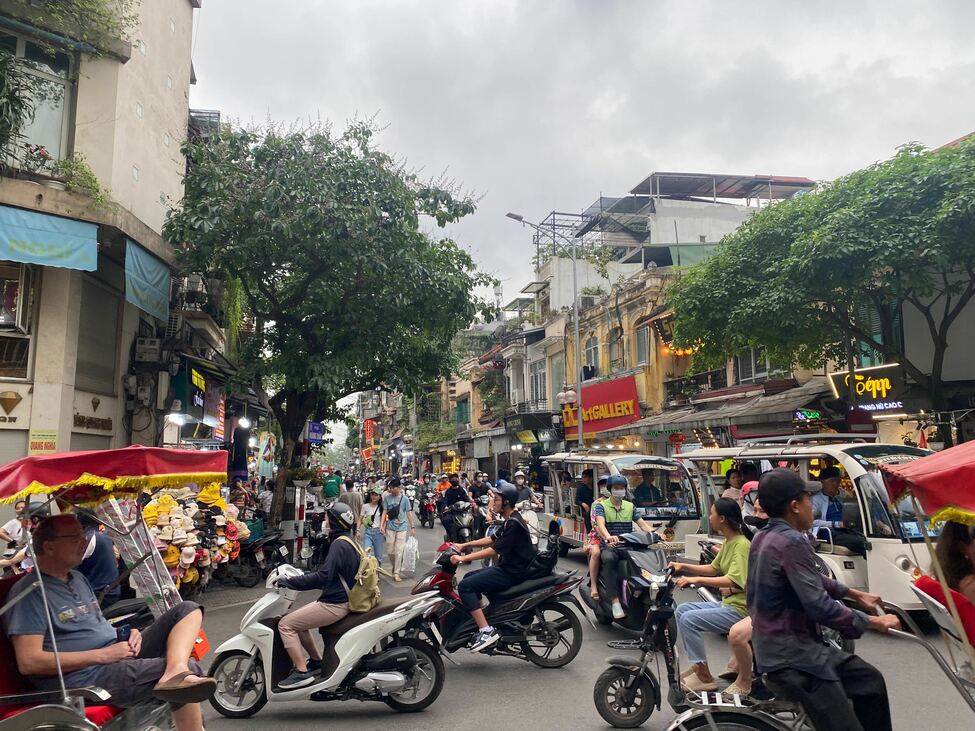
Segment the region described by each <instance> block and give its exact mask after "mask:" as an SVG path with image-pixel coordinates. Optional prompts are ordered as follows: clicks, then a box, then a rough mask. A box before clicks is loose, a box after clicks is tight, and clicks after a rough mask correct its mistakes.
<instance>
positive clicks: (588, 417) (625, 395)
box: [562, 376, 640, 438]
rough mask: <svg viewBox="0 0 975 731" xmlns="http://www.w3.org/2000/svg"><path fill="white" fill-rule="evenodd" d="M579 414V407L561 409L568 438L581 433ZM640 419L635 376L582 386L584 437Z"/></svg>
mask: <svg viewBox="0 0 975 731" xmlns="http://www.w3.org/2000/svg"><path fill="white" fill-rule="evenodd" d="M578 413H579V412H578V408H577V407H576V406H573V405H566V406H564V407H563V409H562V423H563V424H564V425H565V436H566V438H570V437H572V436H575V435H576V434H577V433H578V430H579V419H578ZM639 418H640V402H639V397H638V396H637V391H636V378H635V377H634V376H628V377H626V378H617V379H615V380H612V381H605V382H603V383H596V384H593V385H591V386H583V387H582V419H583V434H597V433H599V432H601V431H605V430H607V429H614V428H616V427H618V426H623V425H625V424H630V423H632V422H634V421H636V420H637V419H639Z"/></svg>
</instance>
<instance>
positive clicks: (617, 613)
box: [613, 599, 626, 619]
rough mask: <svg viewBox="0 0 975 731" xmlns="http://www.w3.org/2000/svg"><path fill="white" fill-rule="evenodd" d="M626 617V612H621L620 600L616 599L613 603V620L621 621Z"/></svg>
mask: <svg viewBox="0 0 975 731" xmlns="http://www.w3.org/2000/svg"><path fill="white" fill-rule="evenodd" d="M625 616H626V612H625V611H623V605H622V604H620V600H619V599H617V600H616V601H614V602H613V619H623V618H624V617H625Z"/></svg>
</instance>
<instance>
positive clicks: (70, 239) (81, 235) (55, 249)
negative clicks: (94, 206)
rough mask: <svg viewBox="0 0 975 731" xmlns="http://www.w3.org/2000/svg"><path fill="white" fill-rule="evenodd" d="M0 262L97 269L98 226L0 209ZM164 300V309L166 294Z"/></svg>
mask: <svg viewBox="0 0 975 731" xmlns="http://www.w3.org/2000/svg"><path fill="white" fill-rule="evenodd" d="M0 259H2V260H5V261H18V262H21V263H23V264H40V265H41V266H48V267H61V268H63V269H79V270H81V271H83V272H93V271H95V270H96V269H98V226H96V225H95V224H93V223H88V222H87V221H76V220H74V219H72V218H61V217H60V216H49V215H47V214H46V213H37V212H35V211H26V210H24V209H22V208H11V207H9V206H0ZM167 290H168V287H167ZM166 300H167V307H168V302H169V293H168V291H167V295H166Z"/></svg>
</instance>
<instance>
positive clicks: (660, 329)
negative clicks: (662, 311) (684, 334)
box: [653, 315, 674, 345]
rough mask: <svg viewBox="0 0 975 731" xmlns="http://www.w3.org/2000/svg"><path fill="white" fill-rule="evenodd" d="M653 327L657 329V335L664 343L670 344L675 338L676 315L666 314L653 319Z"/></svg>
mask: <svg viewBox="0 0 975 731" xmlns="http://www.w3.org/2000/svg"><path fill="white" fill-rule="evenodd" d="M653 329H654V330H656V331H657V337H658V338H660V342H661V343H663V344H664V345H669V344H670V341H671V340H673V339H674V316H673V315H664V316H663V317H658V318H657V319H656V320H654V321H653Z"/></svg>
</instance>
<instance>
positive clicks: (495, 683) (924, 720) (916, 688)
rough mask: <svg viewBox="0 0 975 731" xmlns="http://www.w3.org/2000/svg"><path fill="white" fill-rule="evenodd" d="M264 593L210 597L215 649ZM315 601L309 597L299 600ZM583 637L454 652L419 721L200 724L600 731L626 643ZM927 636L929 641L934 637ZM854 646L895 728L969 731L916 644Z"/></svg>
mask: <svg viewBox="0 0 975 731" xmlns="http://www.w3.org/2000/svg"><path fill="white" fill-rule="evenodd" d="M438 536H439V537H441V538H442V533H441V531H440V525H439V523H438V524H437V527H436V529H434V530H427V529H421V530H420V531H419V533H418V538H419V541H420V549H421V555H422V560H421V562H418V564H417V565H418V571H419V570H421V567H423V566H430V565H432V563H433V559H434V556H435V555H436V549H437V547H438V546H439V545H440V538H438ZM558 570H564V571H579V572H582V571H585V564H584V562H583V560H582V555H581V554H580V553H578V552H573V553H571V554H570V555H569V556H567V557H566V558H563V559H560V560H559V565H558ZM412 583H413V582H411V581H409V580H404V582H403V583H402V584H394V583H393V582H391V581H387V580H384V581H383V585H382V589H383V596H384V597H390V598H392V597H403V598H405V597H406V596H407V595H408V593H409V591H410V589H411V588H412ZM264 592H265V590H264V589H260V588H254V589H239V588H227V589H217V590H214V591H212V592H211V593H209V594H207V595H206V598H205V600H204V605H205V606H206V607H207V614H206V617H207V620H206V626H207V632H208V636H209V638H210V642H211V644H212V645H213V646H214V647H215V646H216V645H217V643H219V642H221V641H223V640H224V639H226V638H228V637H230V636H231V635H233V634H234V633H236V632H237V631H238V625H239V623H240V619H241V617H243V615H244V612H246V611H247V609H248V608H249V607H250V606H251V604H252V603H253V602H254V601H256V600H257V598H258V597H260V596H261V595H262V594H264ZM312 598H313V596H312V595H311V594H310V593H307V594H305V595H303V597H302V600H303V601H307V600H309V599H312ZM681 599H682V600H690V601H693V600H694V599H695V597H694V596H693V592H690V591H688V592H684V595H683V596H682V597H681ZM590 619H591V615H590ZM583 632H584V638H583V643H582V651H581V652H580V653H579V656H578V657H577V658H576V659H575V660H573V661H572V662H571V663H570V664H569V665H567V666H566V667H564V668H561V669H556V670H544V669H542V668H537V667H534V666H531V665H529V664H527V663H526V662H524V661H522V660H516V659H513V658H505V657H485V656H482V655H475V654H469V653H465V652H461V653H457V654H456V655H454V656H452V659H453V660H454V661H455V662H456V663H457V665H454V664H452V663H451V662H449V661H448V662H447V663H446V666H447V682H446V685H445V686H444V691H443V695H442V696H441V698H440V699H439V700H438V701H437V703H435V704H434V705H433V706H431V707H430V708H428V709H427V710H426V711H424V712H423V713H421V714H418V715H416V716H411V715H398V714H395V713H393V711H391V710H390V709H388V708H386V707H385V706H382V705H377V704H373V703H349V704H342V705H328V706H325V705H322V704H318V703H312V702H302V703H297V704H293V703H282V704H273V703H272V704H269V705H267V706H265V707H264V709H263V710H261V711H260V713H259V714H258V715H256V716H254V717H253V718H251V719H247V720H239V721H238V720H231V719H227V718H223V717H222V716H220V715H218V714H217V713H216V712H214V711H213V709H211V708H205V709H204V718H205V719H206V726H207V728H208V729H247V728H254V729H266V728H275V729H280V730H281V731H292V730H294V731H298V730H299V729H317V728H321V726H322V724H329V725H335V724H340V725H341V727H342V728H349V729H363V730H365V729H375V728H383V727H386V726H394V727H395V728H397V729H402V730H403V731H427V730H429V731H441V730H442V731H452V730H453V729H458V728H473V727H475V726H477V725H479V724H484V723H492V724H496V725H499V726H500V727H503V728H545V729H554V728H573V729H586V731H589V730H590V729H592V730H595V729H600V730H602V729H606V728H608V726H607V724H606V723H605V722H603V720H602V719H601V718H599V715H598V714H597V713H596V709H595V707H594V706H593V700H592V688H593V683H594V682H595V680H596V677H597V676H598V675H599V674H600V673H601V672H602V671H603V670H604V669H605V667H606V665H605V661H606V658H607V657H609V656H611V655H618V654H621V653H620V652H619V651H617V650H611V649H609V648H608V647H606V642H607V641H610V640H617V639H624V638H625V637H626V636H627V635H624V634H623V633H622V631H620V630H617V629H612V628H605V627H601V626H599V625H597V626H596V628H593V626H592V625H591V624H590V623H589V622H583ZM932 638H935V636H934V635H933V634H932ZM935 639H936V638H935ZM708 644H709V650H710V651H711V652H712V653H714V656H715V657H716V658H718V660H719V661H720V662H723V660H722V659H721V658H723V657H724V655H722V653H723V652H724V653H726V643H724V641H722V640H718V639H714V640H710V641H709V643H708ZM723 645H724V647H722V646H723ZM857 647H858V652H861V653H862V654H863V656H864V657H865V658H867V659H868V660H869V661H870V662H872V663H875V664H876V665H877V666H878V667H880V668H882V670H883V672H884V677H885V678H886V680H887V683H888V688H889V691H890V696H891V706H892V710H893V718H894V724H895V725H894V727H895V728H898V729H913V728H924V727H926V726H927V725H928V724H929V719H930V718H932V717H933V716H937V717H938V718H940V719H942V720H941V722H940V724H939V725H940V728H943V729H945V730H946V731H947V730H949V729H950V730H951V731H964V729H966V728H968V726H967V722H966V714H968V713H970V711H969V710H968V708H967V707H966V706H965V703H964V701H963V700H962V699H961V698H959V697H958V695H957V693H955V691H954V690H953V689H952V688H951V687H950V686H949V685H947V684H946V683H944V682H942V681H941V678H940V677H939V675H938V673H939V672H940V671H938V669H937V668H936V666H935V665H934V663H933V662H932V661H931V660H930V658H928V657H925V656H924V655H922V654H920V653H918V652H917V650H916V649H915V648H914V647H911V646H907V645H904V644H902V643H898V642H897V641H896V640H891V639H886V638H881V637H877V636H872V637H865V638H864V639H863V640H862V643H858V645H857ZM208 659H209V658H208ZM674 716H675V713H674V711H673V710H672V709H671V708H669V707H668V706H667V702H666V700H665V701H664V702H663V705H662V708H661V709H660V710H659V711H656V712H655V713H654V715H653V716H652V717H651V720H650V721H648V722H647V723H646V724H645V726H644V728H647V729H652V730H654V731H658V730H660V729H665V728H667V725H668V723H669V722H670V721H671V720H672V719H673V718H674Z"/></svg>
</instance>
